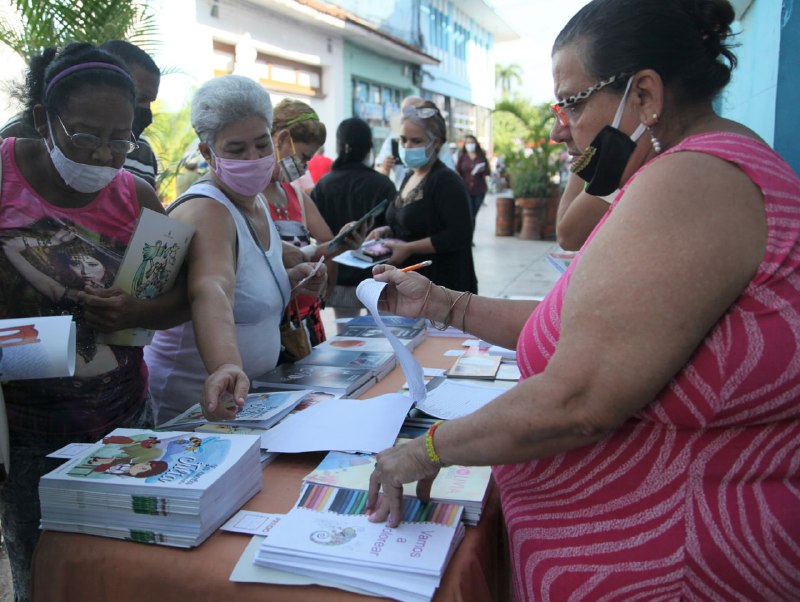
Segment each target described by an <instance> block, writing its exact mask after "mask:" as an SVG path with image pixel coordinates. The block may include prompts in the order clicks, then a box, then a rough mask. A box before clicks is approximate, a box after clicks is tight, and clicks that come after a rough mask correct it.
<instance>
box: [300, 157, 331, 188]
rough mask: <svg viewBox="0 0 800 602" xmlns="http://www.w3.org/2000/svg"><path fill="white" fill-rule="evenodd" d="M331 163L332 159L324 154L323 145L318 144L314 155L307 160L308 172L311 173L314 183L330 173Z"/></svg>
mask: <svg viewBox="0 0 800 602" xmlns="http://www.w3.org/2000/svg"><path fill="white" fill-rule="evenodd" d="M332 165H333V159H331V158H330V157H327V156H325V147H324V146H320V147H319V148H318V149H317V152H316V153H314V156H313V157H311V158H310V159H309V160H308V173H309V174H311V179H312V180H313V181H314V185H316V184H317V182H319V181H320V179H322V176H324V175H325V174H327V173H330V171H331V166H332ZM306 192H308V191H306Z"/></svg>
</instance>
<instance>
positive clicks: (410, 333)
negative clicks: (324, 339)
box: [336, 315, 428, 351]
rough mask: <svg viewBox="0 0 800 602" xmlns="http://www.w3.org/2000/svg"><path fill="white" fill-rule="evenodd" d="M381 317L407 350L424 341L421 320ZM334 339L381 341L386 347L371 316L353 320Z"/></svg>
mask: <svg viewBox="0 0 800 602" xmlns="http://www.w3.org/2000/svg"><path fill="white" fill-rule="evenodd" d="M381 317H382V318H383V323H384V324H385V325H386V327H387V328H388V330H389V331H390V332H391V333H392V334H393V335H394V336H396V337H397V338H398V339H400V342H401V343H403V345H404V346H405V347H406V348H408V349H409V350H412V351H413V350H414V349H416V348H417V347H419V345H420V343H422V341H424V340H425V336H426V335H427V331H428V330H427V327H426V326H425V320H424V319H423V318H403V317H401V316H389V315H386V316H381ZM336 339H383V340H384V341H386V344H387V345H388V340H386V337H385V335H384V334H383V331H382V330H381V329H380V328H379V327H378V325H377V324H376V322H375V319H374V318H373V317H372V316H358V317H357V318H353V319H352V320H350V321H349V322H348V323H347V327H346V328H345V329H344V330H343V331H342V332H340V333H339V335H338V336H337V337H336ZM390 347H391V346H390Z"/></svg>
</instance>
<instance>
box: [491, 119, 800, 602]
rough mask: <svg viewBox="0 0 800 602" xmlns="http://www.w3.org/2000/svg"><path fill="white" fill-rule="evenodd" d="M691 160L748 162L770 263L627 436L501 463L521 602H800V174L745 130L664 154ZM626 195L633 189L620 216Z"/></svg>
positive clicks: (745, 167) (535, 353)
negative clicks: (760, 199)
mask: <svg viewBox="0 0 800 602" xmlns="http://www.w3.org/2000/svg"><path fill="white" fill-rule="evenodd" d="M681 151H693V152H702V153H707V154H710V155H713V156H716V157H720V158H722V159H725V160H726V161H729V162H731V163H734V164H735V165H737V166H738V167H739V168H740V169H741V170H742V171H743V172H744V173H746V174H747V175H748V177H749V178H750V179H751V180H752V181H753V182H754V183H755V184H756V185H757V186H758V187H759V188H760V189H761V191H762V193H763V196H764V206H765V209H766V216H767V228H768V234H767V244H766V252H765V255H764V260H763V261H762V262H761V264H760V265H759V266H758V269H757V272H756V275H755V276H754V278H753V279H752V280H751V282H750V283H749V284H748V286H747V287H746V288H745V290H744V291H743V292H742V294H741V296H740V297H739V298H738V299H737V301H736V303H735V304H734V305H733V306H732V307H731V308H730V309H729V311H728V312H727V313H726V314H725V315H724V316H723V317H722V318H721V319H720V321H719V322H718V323H717V325H716V326H715V327H714V328H713V329H712V330H711V331H710V332H709V334H708V335H707V337H706V338H705V340H704V341H703V343H702V344H701V345H700V346H699V347H698V348H697V350H696V351H695V353H694V355H693V356H692V357H691V359H690V360H689V362H688V363H687V364H686V366H685V367H684V368H683V369H682V370H681V371H680V372H679V373H678V374H676V375H675V377H674V378H673V379H672V380H671V381H670V383H669V384H668V385H667V386H666V387H664V389H663V390H662V391H661V392H660V393H659V394H658V395H657V397H656V399H654V400H653V401H652V403H650V404H649V405H648V406H647V407H646V408H645V409H644V410H642V411H641V412H639V413H638V414H637V415H636V416H634V417H632V418H631V419H630V420H628V421H627V422H626V423H625V424H624V425H622V426H621V427H620V428H619V429H618V430H617V431H616V432H614V433H613V434H611V435H609V436H608V437H607V438H605V439H603V440H602V441H599V442H598V443H596V444H593V445H587V446H584V447H581V448H578V449H574V450H571V451H569V452H566V453H563V454H560V455H557V456H554V457H552V458H543V459H540V460H534V461H530V462H526V463H522V464H514V465H504V466H496V467H494V469H493V473H494V476H495V479H496V481H497V484H498V486H499V489H500V496H501V500H502V504H503V515H504V518H505V521H506V525H507V528H508V535H509V549H510V552H511V559H512V567H513V571H514V584H515V588H516V599H518V600H534V599H535V600H547V599H550V600H567V599H569V600H587V601H588V600H592V601H594V600H628V599H637V600H638V599H642V600H645V599H646V600H652V599H664V600H666V599H669V600H678V599H692V600H694V599H698V600H701V599H702V600H732V599H746V600H790V599H792V600H797V599H800V572H798V559H799V558H800V556H798V550H800V513H799V512H798V507H800V506H798V504H799V503H800V498H799V497H798V491H800V476H798V467H799V466H800V292H799V291H800V277H798V264H800V178H798V176H797V175H796V174H795V173H794V172H793V171H792V169H791V168H790V167H789V166H788V165H787V164H786V162H785V161H783V160H782V159H781V158H780V157H779V156H778V155H777V154H776V153H775V152H773V151H772V150H771V149H769V148H768V147H766V146H764V145H762V144H760V143H758V142H756V141H754V140H752V139H750V138H746V137H743V136H740V135H737V134H730V133H709V134H702V135H697V136H692V137H690V138H687V139H686V140H684V141H683V142H682V143H681V144H679V145H678V146H676V147H675V148H673V149H670V150H669V151H668V152H667V153H664V155H667V154H670V153H673V152H681ZM656 160H658V159H656ZM634 177H635V176H634ZM619 202H625V199H624V189H623V195H622V196H618V197H617V199H616V200H615V202H614V203H613V204H612V206H611V209H610V211H613V210H614V208H615V207H616V204H617V203H619ZM607 217H608V216H606V218H607ZM604 221H605V219H604V220H603V221H601V222H600V224H599V225H598V226H597V228H596V229H595V232H593V233H592V236H594V234H595V233H596V232H597V230H598V229H599V228H601V227H602V224H603V222H604ZM589 240H591V237H590V239H589ZM587 244H588V243H587ZM579 262H580V255H579V256H578V258H577V259H575V260H574V261H573V262H572V264H571V265H570V267H569V269H568V270H567V272H566V273H565V274H564V275H563V276H562V277H561V279H560V280H559V281H558V283H557V284H556V285H555V287H554V288H553V290H552V291H551V292H550V294H549V295H548V296H547V297H546V298H545V299H544V300H543V301H542V303H540V304H539V306H538V307H537V308H536V310H535V311H534V313H533V314H532V315H531V317H530V319H529V320H528V322H527V324H526V325H525V327H524V329H523V332H522V334H521V336H520V339H519V341H518V344H517V358H518V361H519V364H520V369H521V371H522V373H523V377H524V378H527V377H529V376H531V375H533V374H537V373H539V372H541V371H543V370H544V368H545V366H546V365H547V362H548V361H549V359H550V357H552V355H553V353H554V351H555V348H556V346H557V345H558V340H559V333H560V327H561V321H560V320H561V318H560V314H561V308H562V304H563V301H564V297H565V295H566V294H567V290H568V287H569V283H570V278H571V276H572V273H573V271H574V270H575V267H576V266H577V265H578V264H579Z"/></svg>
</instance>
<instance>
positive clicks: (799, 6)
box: [774, 0, 800, 174]
mask: <svg viewBox="0 0 800 602" xmlns="http://www.w3.org/2000/svg"><path fill="white" fill-rule="evenodd" d="M780 23H781V45H780V61H779V65H778V94H777V98H776V103H775V124H776V128H775V141H774V146H775V150H776V151H778V152H779V153H780V154H781V155H782V156H783V158H784V159H786V160H787V161H788V162H789V165H791V166H792V167H793V168H794V170H795V172H797V173H798V174H800V106H798V104H799V103H800V2H798V1H797V0H783V11H782V14H781V22H780Z"/></svg>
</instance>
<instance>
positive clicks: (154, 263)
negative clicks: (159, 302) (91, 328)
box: [100, 208, 194, 346]
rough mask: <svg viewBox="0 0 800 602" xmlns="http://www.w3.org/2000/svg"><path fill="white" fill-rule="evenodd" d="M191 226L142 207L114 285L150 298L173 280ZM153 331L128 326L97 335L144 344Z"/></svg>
mask: <svg viewBox="0 0 800 602" xmlns="http://www.w3.org/2000/svg"><path fill="white" fill-rule="evenodd" d="M193 234H194V226H192V225H191V224H187V223H185V222H181V221H179V220H177V219H175V218H172V217H169V216H167V215H164V214H162V213H158V212H157V211H153V210H151V209H146V208H145V209H142V213H141V214H140V215H139V220H138V221H137V223H136V230H135V231H134V233H133V236H132V237H131V240H130V242H129V243H128V247H127V249H126V250H125V256H124V257H123V259H122V264H121V265H120V266H119V271H118V272H117V276H116V278H115V279H114V286H116V287H118V288H120V289H122V290H123V291H125V292H126V293H128V294H129V295H133V296H134V297H138V298H139V299H152V298H153V297H157V296H158V295H160V294H162V293H164V292H166V291H168V290H169V289H170V288H172V286H173V285H174V284H175V279H176V278H177V277H178V272H179V271H180V269H181V265H182V264H183V260H184V258H185V257H186V253H187V251H188V250H189V243H190V242H191V240H192V236H193ZM152 338H153V331H152V330H148V329H146V328H128V329H126V330H118V331H117V332H112V333H105V334H103V335H102V336H101V337H100V340H101V341H102V342H103V343H107V344H109V345H130V346H142V345H147V344H148V343H149V342H150V341H151V340H152Z"/></svg>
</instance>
